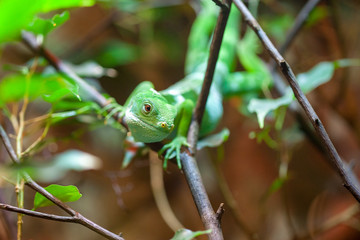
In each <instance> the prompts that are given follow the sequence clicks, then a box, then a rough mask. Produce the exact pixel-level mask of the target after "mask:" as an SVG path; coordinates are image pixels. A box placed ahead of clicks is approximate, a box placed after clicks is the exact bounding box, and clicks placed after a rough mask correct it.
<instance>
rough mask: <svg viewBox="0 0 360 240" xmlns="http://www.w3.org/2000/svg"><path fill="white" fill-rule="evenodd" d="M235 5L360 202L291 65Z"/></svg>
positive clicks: (241, 7)
mask: <svg viewBox="0 0 360 240" xmlns="http://www.w3.org/2000/svg"><path fill="white" fill-rule="evenodd" d="M233 2H234V3H235V5H236V6H237V7H238V9H239V10H240V11H241V13H242V14H243V15H244V18H245V21H246V22H247V24H248V25H249V26H250V27H251V28H252V29H253V30H254V31H255V33H256V34H257V36H258V37H259V39H260V40H261V42H262V43H263V45H264V47H265V48H266V50H267V51H268V53H269V54H270V55H271V57H272V58H273V59H274V60H275V61H276V63H277V64H278V66H279V68H280V70H281V72H282V74H283V75H284V76H285V78H286V79H287V80H288V83H289V85H290V87H291V89H292V90H293V92H294V95H295V97H296V99H297V100H298V102H299V104H300V105H301V107H302V108H303V109H304V111H305V113H306V115H307V117H308V119H309V120H310V122H311V124H312V125H313V127H314V129H315V131H316V133H317V135H318V137H319V138H320V140H321V144H322V145H323V147H324V149H325V150H326V153H327V155H328V157H329V160H330V162H331V163H332V164H333V166H334V167H335V170H336V171H337V172H338V174H339V175H340V177H341V179H342V181H343V184H344V186H345V188H347V189H348V190H349V191H350V192H351V194H352V195H353V196H354V197H355V199H356V200H357V201H358V202H360V191H359V189H358V186H356V185H355V184H354V183H353V180H352V178H353V176H352V174H351V173H350V171H349V170H348V169H346V166H345V164H344V163H343V161H342V160H341V158H340V156H339V154H338V153H337V151H336V149H335V147H334V145H333V143H332V142H331V140H330V138H329V135H328V134H327V132H326V130H325V128H324V126H323V124H322V122H321V121H320V119H319V117H318V116H317V114H316V113H315V111H314V109H313V108H312V106H311V104H310V103H309V101H308V99H307V98H306V96H305V95H304V93H303V92H302V91H301V89H300V87H299V84H298V83H297V81H296V78H295V75H294V73H293V71H292V69H291V68H290V66H289V64H288V63H287V62H286V61H285V59H284V58H283V57H282V56H281V55H280V53H279V52H278V51H277V49H276V48H275V47H274V45H273V44H272V42H271V41H270V39H269V38H268V37H267V35H266V33H265V32H264V31H263V30H262V28H261V27H260V25H259V23H258V22H257V21H256V19H255V18H254V17H253V16H252V15H251V13H250V12H249V10H248V9H247V8H246V6H245V5H244V4H243V2H242V1H240V0H233Z"/></svg>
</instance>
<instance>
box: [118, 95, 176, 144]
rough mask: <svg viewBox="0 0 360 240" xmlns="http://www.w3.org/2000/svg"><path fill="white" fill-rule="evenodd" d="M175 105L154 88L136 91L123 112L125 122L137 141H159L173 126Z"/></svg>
mask: <svg viewBox="0 0 360 240" xmlns="http://www.w3.org/2000/svg"><path fill="white" fill-rule="evenodd" d="M175 116H176V108H175V106H173V105H171V104H169V103H168V101H167V100H166V99H165V98H164V97H163V96H162V95H161V94H160V93H159V92H157V91H155V90H154V89H150V90H145V91H140V92H138V93H137V94H136V95H135V96H134V97H133V98H132V99H131V102H130V104H129V106H128V107H127V109H126V113H125V122H126V124H127V125H128V127H129V130H130V132H131V134H132V136H133V137H134V139H135V141H138V142H145V143H150V142H159V141H162V140H163V139H165V138H166V137H167V136H168V135H169V134H170V133H171V131H172V130H173V128H174V119H175Z"/></svg>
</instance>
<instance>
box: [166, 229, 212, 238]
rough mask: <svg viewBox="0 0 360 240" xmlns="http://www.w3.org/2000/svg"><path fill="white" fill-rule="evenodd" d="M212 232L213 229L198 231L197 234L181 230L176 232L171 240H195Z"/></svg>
mask: <svg viewBox="0 0 360 240" xmlns="http://www.w3.org/2000/svg"><path fill="white" fill-rule="evenodd" d="M210 232H211V229H209V230H206V231H197V232H193V231H191V230H189V229H179V230H177V231H176V233H175V235H174V237H173V238H171V240H191V239H194V238H195V237H198V236H201V235H204V234H208V233H210Z"/></svg>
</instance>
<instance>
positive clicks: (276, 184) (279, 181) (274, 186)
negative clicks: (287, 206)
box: [262, 177, 288, 201]
mask: <svg viewBox="0 0 360 240" xmlns="http://www.w3.org/2000/svg"><path fill="white" fill-rule="evenodd" d="M287 180H288V178H287V177H278V178H276V179H275V180H274V181H273V182H272V183H271V185H270V187H269V188H268V190H267V192H266V193H265V195H264V196H263V197H262V201H265V200H267V199H268V198H269V197H270V196H271V195H272V194H274V193H275V192H277V191H279V190H280V189H281V188H282V187H283V186H284V184H285V183H286V181H287Z"/></svg>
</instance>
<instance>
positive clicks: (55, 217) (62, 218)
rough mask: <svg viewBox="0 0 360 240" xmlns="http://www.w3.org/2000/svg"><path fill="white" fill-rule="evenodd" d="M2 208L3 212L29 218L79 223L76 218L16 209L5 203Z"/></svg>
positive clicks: (0, 204) (1, 204) (0, 205)
mask: <svg viewBox="0 0 360 240" xmlns="http://www.w3.org/2000/svg"><path fill="white" fill-rule="evenodd" d="M0 208H1V209H3V210H6V211H10V212H16V213H22V214H25V215H28V216H32V217H37V218H43V219H48V220H53V221H59V222H77V219H76V218H74V217H67V216H59V215H54V214H47V213H42V212H37V211H33V210H28V209H24V208H18V207H14V206H11V205H8V204H4V203H0Z"/></svg>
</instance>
